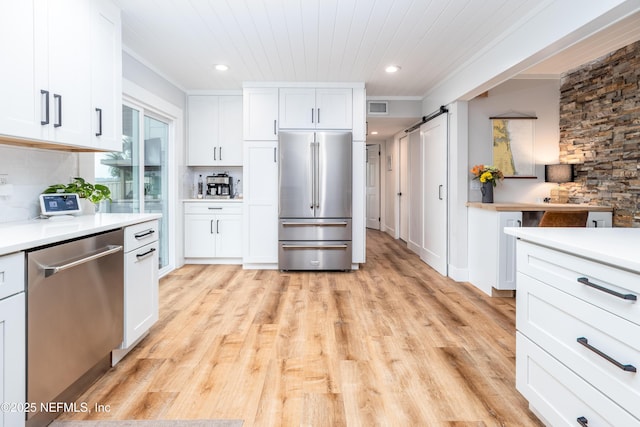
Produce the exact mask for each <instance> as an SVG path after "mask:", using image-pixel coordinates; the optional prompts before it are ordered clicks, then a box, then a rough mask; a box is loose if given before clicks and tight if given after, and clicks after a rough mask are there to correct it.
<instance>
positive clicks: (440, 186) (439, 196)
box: [438, 184, 443, 200]
mask: <svg viewBox="0 0 640 427" xmlns="http://www.w3.org/2000/svg"><path fill="white" fill-rule="evenodd" d="M442 187H443V186H442V184H440V185H438V200H443V199H442Z"/></svg>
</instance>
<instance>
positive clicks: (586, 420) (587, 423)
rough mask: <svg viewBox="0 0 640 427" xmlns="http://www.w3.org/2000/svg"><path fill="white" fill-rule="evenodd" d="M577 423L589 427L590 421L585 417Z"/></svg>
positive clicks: (580, 418)
mask: <svg viewBox="0 0 640 427" xmlns="http://www.w3.org/2000/svg"><path fill="white" fill-rule="evenodd" d="M576 421H577V422H578V424H580V425H581V426H582V427H589V420H588V419H586V418H585V417H578V418H577V419H576Z"/></svg>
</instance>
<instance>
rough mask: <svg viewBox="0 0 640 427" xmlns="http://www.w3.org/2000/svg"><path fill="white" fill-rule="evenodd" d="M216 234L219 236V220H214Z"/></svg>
mask: <svg viewBox="0 0 640 427" xmlns="http://www.w3.org/2000/svg"><path fill="white" fill-rule="evenodd" d="M216 234H220V220H219V219H216Z"/></svg>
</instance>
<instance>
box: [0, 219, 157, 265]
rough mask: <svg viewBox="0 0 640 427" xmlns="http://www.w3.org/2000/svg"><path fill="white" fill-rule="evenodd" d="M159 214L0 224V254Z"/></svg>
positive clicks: (114, 226)
mask: <svg viewBox="0 0 640 427" xmlns="http://www.w3.org/2000/svg"><path fill="white" fill-rule="evenodd" d="M161 217H162V215H161V214H133V213H130V214H129V213H103V214H100V213H99V214H95V215H80V216H76V217H74V218H73V219H69V220H62V221H59V220H58V221H56V220H49V219H34V220H30V221H19V222H7V223H2V224H0V255H5V254H9V253H12V252H18V251H22V250H25V249H30V248H35V247H38V246H43V245H48V244H51V243H56V242H60V241H63V240H68V239H75V238H77V237H82V236H86V235H89V234H93V233H100V232H102V231H108V230H115V229H117V228H121V227H126V226H128V225H133V224H138V223H141V222H145V221H150V220H153V219H158V218H161Z"/></svg>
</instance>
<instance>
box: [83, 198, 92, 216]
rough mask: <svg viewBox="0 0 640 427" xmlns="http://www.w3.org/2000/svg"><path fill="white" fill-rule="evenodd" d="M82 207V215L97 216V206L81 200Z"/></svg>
mask: <svg viewBox="0 0 640 427" xmlns="http://www.w3.org/2000/svg"><path fill="white" fill-rule="evenodd" d="M80 207H81V208H82V215H95V214H96V205H95V204H93V203H91V202H90V201H89V200H87V199H80Z"/></svg>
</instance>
